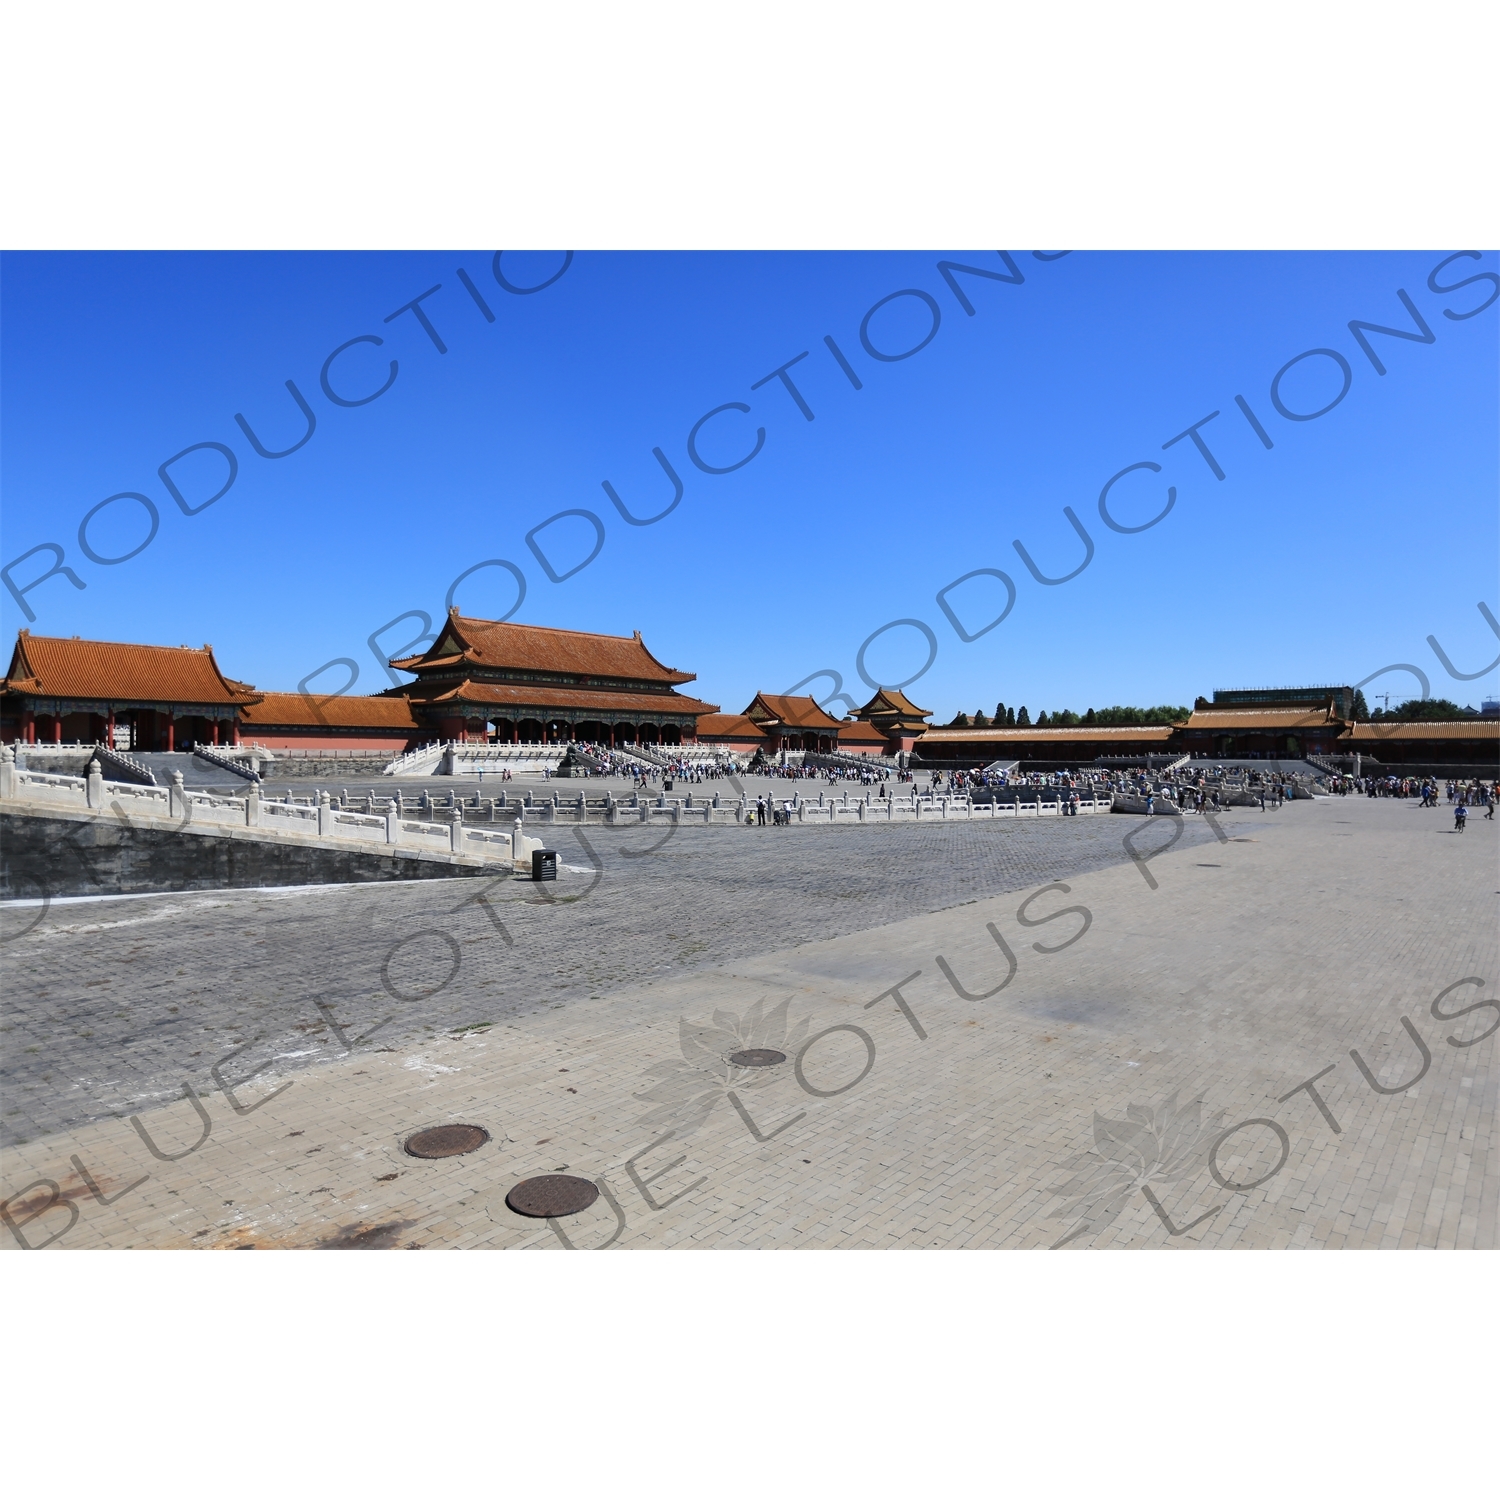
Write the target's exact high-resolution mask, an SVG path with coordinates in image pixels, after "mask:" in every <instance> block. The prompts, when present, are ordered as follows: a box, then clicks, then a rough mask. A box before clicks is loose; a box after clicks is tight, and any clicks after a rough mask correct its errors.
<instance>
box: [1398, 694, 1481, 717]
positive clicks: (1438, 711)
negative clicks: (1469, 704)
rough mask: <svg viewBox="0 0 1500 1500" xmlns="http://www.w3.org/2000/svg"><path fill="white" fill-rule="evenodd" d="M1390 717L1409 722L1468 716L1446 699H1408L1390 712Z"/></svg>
mask: <svg viewBox="0 0 1500 1500" xmlns="http://www.w3.org/2000/svg"><path fill="white" fill-rule="evenodd" d="M1390 717H1391V718H1393V719H1405V720H1408V721H1411V720H1418V719H1424V720H1426V719H1467V718H1469V717H1470V715H1469V714H1467V713H1465V712H1464V710H1463V709H1461V708H1460V707H1459V706H1458V704H1456V703H1452V702H1450V701H1449V700H1448V699H1447V698H1408V699H1407V700H1406V702H1405V703H1402V704H1400V705H1399V706H1398V707H1396V708H1393V709H1392V710H1391V714H1390Z"/></svg>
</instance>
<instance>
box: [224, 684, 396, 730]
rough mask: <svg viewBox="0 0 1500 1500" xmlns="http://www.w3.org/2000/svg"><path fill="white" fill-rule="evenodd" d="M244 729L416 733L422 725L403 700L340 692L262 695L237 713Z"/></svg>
mask: <svg viewBox="0 0 1500 1500" xmlns="http://www.w3.org/2000/svg"><path fill="white" fill-rule="evenodd" d="M240 718H241V720H242V721H243V722H244V725H245V728H246V729H249V730H261V731H265V732H269V731H271V730H273V729H305V728H312V727H315V726H322V727H326V728H330V729H404V730H407V731H409V732H411V733H416V732H417V731H418V730H420V729H421V728H423V727H424V726H423V725H421V724H419V723H418V722H417V720H416V719H415V718H413V717H412V711H411V704H409V703H408V702H407V701H406V699H405V698H397V697H394V696H386V695H385V694H381V695H380V696H378V697H366V696H364V695H363V694H361V695H359V696H352V695H350V694H349V693H341V694H340V695H339V696H338V697H336V698H321V697H318V696H316V695H315V694H311V693H262V694H261V697H260V701H259V702H258V703H253V704H251V705H250V706H249V707H248V708H246V709H244V710H243V712H242V713H241V714H240Z"/></svg>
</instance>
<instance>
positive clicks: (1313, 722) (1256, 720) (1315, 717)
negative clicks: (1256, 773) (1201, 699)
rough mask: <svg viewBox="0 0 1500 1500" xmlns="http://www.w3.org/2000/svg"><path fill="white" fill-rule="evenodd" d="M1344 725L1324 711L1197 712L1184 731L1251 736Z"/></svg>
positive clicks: (1250, 709)
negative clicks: (1220, 730)
mask: <svg viewBox="0 0 1500 1500" xmlns="http://www.w3.org/2000/svg"><path fill="white" fill-rule="evenodd" d="M1343 722H1344V721H1343V720H1342V719H1340V718H1337V717H1335V715H1334V714H1332V713H1331V712H1329V710H1328V708H1327V707H1326V706H1325V707H1323V708H1207V709H1204V708H1200V709H1198V710H1197V711H1196V712H1194V713H1192V714H1190V715H1189V716H1188V719H1187V723H1186V724H1185V725H1184V726H1183V727H1184V728H1186V729H1224V730H1231V731H1237V732H1239V733H1242V734H1254V733H1255V731H1256V730H1258V729H1264V730H1272V731H1276V730H1288V729H1323V728H1325V727H1327V726H1329V725H1334V726H1338V725H1341V724H1342V723H1343Z"/></svg>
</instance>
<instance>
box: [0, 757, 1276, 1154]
mask: <svg viewBox="0 0 1500 1500" xmlns="http://www.w3.org/2000/svg"><path fill="white" fill-rule="evenodd" d="M562 785H567V783H562ZM573 785H575V786H578V785H582V783H573ZM780 785H781V786H783V787H786V786H789V785H790V784H789V783H786V782H782V783H780ZM445 789H446V788H445ZM804 789H805V788H804ZM1261 816H1262V815H1261V814H1259V813H1256V814H1254V818H1255V819H1257V820H1258V819H1260V818H1261ZM1291 816H1292V813H1291V812H1290V811H1288V810H1285V809H1283V811H1282V812H1281V813H1278V814H1271V813H1267V814H1265V815H1264V817H1265V818H1266V820H1267V821H1268V822H1274V820H1275V819H1276V818H1289V817H1291ZM1185 823H1186V826H1185V828H1184V831H1183V835H1182V845H1181V846H1182V847H1187V846H1190V845H1194V844H1197V843H1201V842H1204V841H1208V842H1212V841H1213V837H1214V835H1213V832H1212V830H1211V829H1210V828H1209V827H1208V826H1207V825H1206V824H1204V823H1203V822H1202V820H1200V819H1196V818H1189V819H1187V820H1185ZM1140 826H1141V820H1140V819H1138V818H1130V817H1126V816H1123V815H1113V816H1110V815H1100V816H1097V817H1079V818H1049V819H1036V820H1034V821H1033V820H1030V819H1016V820H1014V821H1013V822H1012V821H1010V820H1006V821H1002V822H996V823H991V822H989V821H988V820H975V821H974V822H972V823H970V822H968V821H967V820H964V821H958V820H955V821H952V822H947V823H943V822H937V823H930V824H923V825H917V824H910V823H906V824H903V823H895V824H891V825H888V826H882V825H880V824H873V825H871V824H866V825H865V826H863V827H860V826H858V825H841V826H838V827H827V826H823V827H807V826H793V827H790V828H771V827H767V828H760V827H755V828H743V827H715V828H695V827H692V826H690V825H680V826H679V827H678V829H677V831H676V832H675V833H670V832H668V831H667V830H666V829H663V828H661V827H657V828H649V829H643V828H610V827H604V826H591V827H585V828H583V829H582V830H581V833H582V837H581V838H580V836H579V832H580V831H579V830H576V829H573V828H569V827H568V826H566V825H563V826H559V827H557V828H555V829H554V828H550V827H549V828H544V829H543V830H542V837H544V838H547V839H548V841H549V844H550V845H552V846H555V847H556V848H557V850H558V857H559V864H560V866H561V869H560V871H559V879H558V882H557V884H556V886H555V887H553V886H551V885H550V884H549V885H543V886H538V885H535V884H533V883H532V882H531V881H530V880H525V879H511V878H506V879H500V880H496V881H493V882H491V881H470V880H461V881H460V880H455V881H451V882H448V881H436V882H433V881H411V882H402V883H396V884H380V885H356V886H340V887H331V888H317V887H312V888H300V889H297V890H294V891H273V890H265V891H224V892H221V893H201V892H194V893H187V894H184V895H179V896H164V897H132V898H129V899H123V900H121V899H117V900H105V901H92V900H91V901H83V902H73V903H67V902H59V903H57V904H56V905H55V906H54V907H53V908H52V909H51V910H50V911H48V912H47V914H46V916H45V917H43V918H42V919H41V920H40V921H39V922H37V925H36V926H35V927H34V928H33V929H32V930H31V931H30V932H27V931H26V930H25V929H26V927H27V925H28V924H29V923H32V922H33V921H36V919H37V917H38V908H36V907H34V906H32V907H13V908H10V909H8V910H6V911H4V912H3V913H0V937H5V938H10V939H11V940H10V941H8V942H7V943H6V945H5V947H4V948H3V949H0V986H3V989H4V992H5V995H6V1000H5V1003H4V1009H3V1014H4V1019H3V1022H0V1045H3V1061H0V1097H3V1101H4V1103H3V1110H0V1145H9V1144H14V1143H15V1142H17V1141H19V1140H25V1139H30V1138H32V1137H35V1136H38V1135H43V1134H46V1133H47V1132H49V1131H54V1130H59V1129H64V1128H67V1127H69V1126H72V1125H75V1124H78V1123H81V1122H83V1121H86V1120H91V1119H97V1118H101V1117H103V1116H105V1115H109V1114H119V1113H125V1112H128V1111H129V1110H132V1109H137V1108H141V1107H144V1106H149V1105H150V1104H153V1103H156V1102H159V1101H161V1100H163V1099H168V1098H172V1097H180V1096H181V1094H182V1088H183V1084H184V1083H188V1082H190V1083H192V1085H193V1087H194V1088H195V1089H197V1091H198V1092H199V1093H200V1094H202V1093H205V1092H208V1091H211V1090H214V1088H215V1084H214V1081H213V1079H212V1077H211V1073H210V1069H211V1068H212V1066H213V1065H214V1064H215V1063H216V1062H217V1061H218V1059H219V1058H221V1057H222V1056H223V1055H224V1054H225V1053H226V1052H228V1051H230V1050H231V1049H232V1048H234V1047H237V1046H241V1045H245V1046H246V1047H247V1051H246V1052H245V1053H243V1054H242V1055H241V1056H240V1057H239V1058H238V1059H237V1060H236V1068H235V1072H237V1073H239V1074H240V1075H243V1074H244V1073H245V1072H248V1071H249V1069H251V1068H253V1067H256V1066H259V1065H261V1064H263V1063H267V1062H273V1061H274V1062H275V1063H276V1064H277V1065H278V1067H279V1068H280V1069H281V1070H286V1069H288V1068H293V1069H294V1068H297V1067H307V1066H313V1065H315V1064H317V1063H318V1062H322V1061H328V1060H330V1059H332V1058H335V1057H338V1056H340V1055H341V1054H342V1052H343V1047H342V1046H341V1044H340V1042H339V1039H338V1036H337V1034H336V1033H335V1032H334V1031H333V1030H332V1029H331V1028H330V1026H329V1025H328V1022H327V1019H326V1018H325V1017H324V1016H323V1015H322V1013H321V1012H320V1011H319V1010H318V1009H317V1006H316V1004H315V1002H319V1001H320V1002H322V1003H323V1004H324V1005H326V1006H327V1007H329V1009H330V1010H331V1011H332V1012H333V1016H334V1020H335V1021H336V1022H337V1023H338V1025H339V1027H340V1028H341V1029H342V1030H343V1031H344V1032H345V1034H346V1036H347V1035H353V1034H354V1033H356V1032H358V1033H363V1032H365V1031H367V1030H368V1029H369V1028H370V1027H371V1026H375V1025H382V1026H383V1029H382V1030H381V1032H380V1033H379V1034H378V1035H379V1041H378V1043H377V1045H382V1046H393V1047H395V1046H400V1045H402V1044H403V1043H404V1042H406V1041H407V1040H408V1039H410V1038H413V1037H422V1036H427V1035H436V1034H441V1033H445V1032H448V1031H451V1030H453V1029H454V1028H457V1027H463V1026H471V1025H474V1024H476V1023H481V1022H491V1023H493V1022H496V1021H501V1020H509V1019H512V1018H513V1017H515V1016H518V1015H527V1014H530V1013H531V1012H534V1011H536V1010H537V1009H539V1008H546V1007H556V1006H563V1005H569V1004H576V1003H579V1002H585V1001H588V1000H591V999H597V998H598V997H599V996H600V995H601V994H604V993H607V992H608V991H611V990H614V989H618V988H620V987H622V986H624V985H627V984H634V983H640V982H643V981H645V980H649V979H653V978H656V977H658V976H664V975H668V974H674V973H682V972H684V971H686V970H691V969H693V968H696V967H702V966H706V965H710V964H715V963H722V962H725V961H726V960H729V959H735V958H741V957H746V956H749V955H752V954H756V953H764V952H768V951H773V950H775V949H780V948H787V947H793V946H795V945H797V944H799V943H805V942H809V941H814V940H817V939H821V938H829V937H837V936H840V935H842V934H845V933H850V932H857V931H859V930H861V929H863V928H867V927H878V926H880V925H882V924H884V923H887V922H892V921H896V920H898V919H900V918H902V917H907V916H911V915H913V914H915V913H919V912H928V911H938V910H941V909H942V908H944V907H949V906H956V905H958V904H959V903H961V902H965V901H972V900H976V899H978V898H981V897H986V896H992V895H994V894H996V893H997V892H1001V891H1016V890H1025V889H1030V888H1032V887H1035V886H1038V885H1042V884H1045V883H1046V882H1047V881H1049V880H1062V879H1066V878H1068V877H1069V876H1070V875H1076V874H1079V873H1081V872H1083V871H1085V870H1092V869H1099V868H1101V867H1102V866H1104V865H1108V864H1112V863H1118V862H1119V861H1121V860H1124V859H1128V857H1129V856H1128V855H1127V854H1126V852H1125V850H1124V849H1123V847H1122V840H1123V839H1124V837H1125V835H1126V834H1127V833H1129V832H1130V831H1131V830H1132V829H1135V828H1139V827H1140ZM1220 826H1221V827H1226V828H1227V827H1228V826H1229V825H1228V824H1226V823H1224V822H1223V820H1220ZM1158 828H1159V829H1160V830H1161V831H1160V832H1159V833H1158V834H1157V835H1156V836H1157V837H1158V838H1165V837H1166V836H1167V833H1168V832H1169V830H1166V829H1164V828H1161V825H1158ZM533 831H535V830H533ZM1147 847H1149V843H1148V844H1147ZM481 896H482V897H483V901H484V903H485V904H481V903H480V901H479V900H478V899H477V898H478V897H481ZM17 933H20V934H22V935H20V936H13V934H17ZM450 975H451V978H450V977H449V976H450ZM445 979H447V981H448V982H447V983H446V984H444V983H443V981H444V980H445ZM440 985H441V988H439V986H440ZM429 991H431V993H427V992H429ZM388 1018H389V1019H388Z"/></svg>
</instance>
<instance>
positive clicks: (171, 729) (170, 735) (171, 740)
mask: <svg viewBox="0 0 1500 1500" xmlns="http://www.w3.org/2000/svg"><path fill="white" fill-rule="evenodd" d="M175 731H176V725H175V723H174V722H173V719H172V715H171V714H168V715H167V749H168V750H171V749H173V748H174V747H175Z"/></svg>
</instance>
